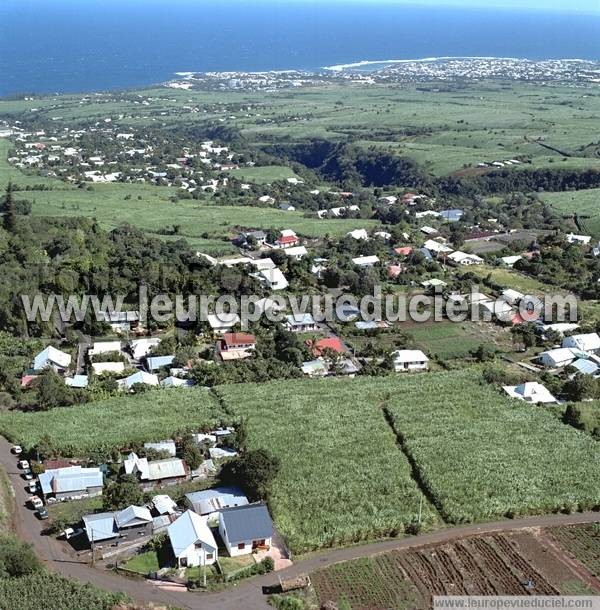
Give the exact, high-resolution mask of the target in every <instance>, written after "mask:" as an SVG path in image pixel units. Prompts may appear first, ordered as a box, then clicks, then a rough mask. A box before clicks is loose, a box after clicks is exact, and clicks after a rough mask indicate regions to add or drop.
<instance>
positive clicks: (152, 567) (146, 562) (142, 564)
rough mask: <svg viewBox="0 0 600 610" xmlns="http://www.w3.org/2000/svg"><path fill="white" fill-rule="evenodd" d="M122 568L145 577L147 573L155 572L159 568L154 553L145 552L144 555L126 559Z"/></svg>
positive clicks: (156, 556)
mask: <svg viewBox="0 0 600 610" xmlns="http://www.w3.org/2000/svg"><path fill="white" fill-rule="evenodd" d="M122 567H123V568H125V569H127V570H131V571H132V572H137V573H138V574H141V575H142V576H145V575H146V574H148V573H149V572H156V571H158V570H159V569H160V568H161V566H160V565H159V562H158V555H157V554H156V551H146V552H145V553H139V554H138V555H134V556H133V557H132V558H131V559H128V560H127V561H126V562H125V563H123V564H122Z"/></svg>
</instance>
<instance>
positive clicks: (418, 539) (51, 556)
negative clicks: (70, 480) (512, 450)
mask: <svg viewBox="0 0 600 610" xmlns="http://www.w3.org/2000/svg"><path fill="white" fill-rule="evenodd" d="M10 447H11V444H10V443H9V442H8V441H7V440H6V439H4V438H3V437H0V464H2V466H3V467H4V468H5V469H6V471H7V472H8V475H9V478H10V481H11V483H12V485H13V488H14V490H15V502H16V511H15V514H14V519H13V522H14V531H15V533H16V534H17V535H18V536H19V537H21V538H22V539H23V540H26V541H27V542H29V543H30V544H32V545H33V547H34V549H35V551H36V553H37V554H38V555H39V557H40V558H41V559H42V560H43V561H44V562H45V564H46V565H47V567H48V568H50V569H52V570H56V571H57V572H60V573H61V574H63V575H64V576H68V577H70V578H76V579H78V580H80V581H83V582H89V583H92V584H94V585H96V586H98V587H100V588H103V589H109V590H113V591H123V592H124V593H126V594H128V595H129V596H130V597H132V598H133V599H136V600H139V601H141V602H154V603H162V604H171V605H173V606H176V607H179V608H186V609H187V608H189V609H198V610H204V609H210V610H240V609H244V610H268V608H270V606H269V605H268V604H267V601H266V600H267V598H266V596H265V595H264V594H263V591H262V589H263V587H268V586H272V585H275V584H276V583H277V579H278V576H281V578H290V577H293V576H298V575H300V574H307V573H310V572H312V571H314V570H316V569H318V568H321V567H325V566H328V565H331V564H334V563H338V562H340V561H346V560H349V559H356V558H359V557H367V556H370V555H375V554H378V553H383V552H386V551H390V550H394V549H399V550H400V549H408V548H411V547H418V546H423V545H427V544H437V543H443V542H449V541H452V540H455V539H458V538H463V537H466V536H472V535H474V534H481V533H489V532H497V531H509V530H517V529H526V528H537V527H549V526H556V525H566V524H577V523H591V522H595V521H600V513H594V512H585V513H575V514H572V515H548V516H541V517H528V518H523V519H514V520H504V521H497V522H493V523H485V524H478V525H465V526H460V527H451V528H447V529H442V530H439V531H436V532H432V533H428V534H423V535H421V536H415V537H410V538H399V539H393V540H385V541H382V542H375V543H372V544H367V545H362V546H356V547H351V548H340V549H335V550H326V551H323V552H322V553H318V554H315V555H314V556H311V557H310V558H308V559H305V560H301V561H299V562H297V563H296V564H295V565H293V566H292V567H290V568H286V569H285V570H282V571H280V572H278V573H277V574H267V575H265V576H260V577H256V578H252V579H249V580H246V581H243V582H242V583H240V584H238V585H237V586H233V587H232V588H230V589H228V590H226V591H221V592H217V593H190V592H186V591H173V590H165V589H164V588H159V587H157V586H156V585H155V584H152V583H149V582H146V581H143V580H138V579H131V578H125V577H122V576H118V575H116V574H114V573H112V572H107V571H105V570H102V569H100V568H93V567H91V566H90V565H88V564H86V563H81V562H80V561H78V560H77V558H76V557H75V556H71V555H70V553H69V552H68V550H67V549H68V547H67V545H66V544H65V543H64V542H61V541H58V540H55V539H54V538H52V537H49V536H42V535H40V532H41V530H42V529H43V528H44V526H45V525H44V522H43V521H39V520H38V519H37V518H36V517H35V515H34V512H33V511H32V510H31V509H30V508H27V507H26V506H25V502H26V500H27V498H28V496H29V494H28V493H27V492H26V491H25V481H24V480H23V479H22V477H21V475H20V471H19V470H18V469H17V458H16V456H14V455H12V454H11V453H10Z"/></svg>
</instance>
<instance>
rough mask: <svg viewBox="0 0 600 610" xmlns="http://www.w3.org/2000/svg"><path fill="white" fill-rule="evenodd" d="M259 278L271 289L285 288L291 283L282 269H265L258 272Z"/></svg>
mask: <svg viewBox="0 0 600 610" xmlns="http://www.w3.org/2000/svg"><path fill="white" fill-rule="evenodd" d="M258 279H259V280H260V281H261V282H263V283H264V284H265V285H266V286H267V287H268V288H269V289H270V290H285V289H286V288H287V287H288V286H289V283H288V281H287V279H286V278H285V275H283V273H282V271H281V269H279V268H278V267H275V268H274V269H263V270H262V271H259V272H258Z"/></svg>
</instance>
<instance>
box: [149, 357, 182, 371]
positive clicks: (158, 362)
mask: <svg viewBox="0 0 600 610" xmlns="http://www.w3.org/2000/svg"><path fill="white" fill-rule="evenodd" d="M174 360H175V356H149V357H148V358H146V364H147V365H148V372H150V373H156V371H159V370H160V369H164V368H167V367H169V366H171V365H172V364H173V361H174Z"/></svg>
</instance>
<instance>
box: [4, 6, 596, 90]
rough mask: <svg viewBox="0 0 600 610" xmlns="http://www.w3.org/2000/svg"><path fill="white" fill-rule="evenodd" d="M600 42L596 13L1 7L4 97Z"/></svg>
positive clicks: (591, 49)
mask: <svg viewBox="0 0 600 610" xmlns="http://www.w3.org/2000/svg"><path fill="white" fill-rule="evenodd" d="M598 41H600V15H597V16H590V15H580V14H566V13H552V12H531V11H529V12H528V11H514V10H506V9H505V10H499V9H493V10H492V9H457V8H449V7H445V8H438V7H423V6H421V7H419V6H398V5H396V6H392V5H389V4H386V5H375V4H373V3H371V4H369V5H368V6H367V5H360V4H354V3H352V4H344V3H340V2H339V1H338V2H336V3H331V4H330V3H328V2H327V0H324V1H323V2H318V3H308V4H302V3H299V2H291V3H283V2H282V3H278V4H273V3H270V2H268V1H266V0H263V1H262V2H261V1H259V2H256V1H243V0H231V1H225V2H224V1H220V0H212V1H211V0H209V1H203V0H162V1H161V0H1V1H0V95H3V96H6V95H11V94H16V93H52V92H60V93H64V92H87V91H102V90H109V89H126V88H133V87H140V86H145V85H150V84H153V83H158V82H163V81H165V80H168V79H170V78H173V77H174V74H175V72H184V71H198V72H201V71H202V72H203V71H235V70H239V71H261V70H285V69H315V68H320V67H323V66H329V65H332V64H346V63H352V62H358V61H362V60H381V59H386V60H387V59H413V58H422V57H440V56H460V57H470V56H494V57H522V58H529V59H545V58H580V59H600V45H599V43H598Z"/></svg>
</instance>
